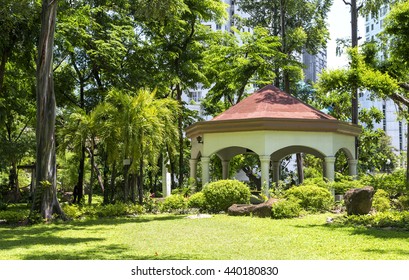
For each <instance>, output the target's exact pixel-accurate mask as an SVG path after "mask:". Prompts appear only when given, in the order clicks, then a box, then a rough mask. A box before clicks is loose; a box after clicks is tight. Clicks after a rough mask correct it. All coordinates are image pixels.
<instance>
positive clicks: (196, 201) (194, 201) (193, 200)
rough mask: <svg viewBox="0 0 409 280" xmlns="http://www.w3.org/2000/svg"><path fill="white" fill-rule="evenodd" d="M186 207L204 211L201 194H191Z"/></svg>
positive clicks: (204, 205) (203, 199) (203, 201)
mask: <svg viewBox="0 0 409 280" xmlns="http://www.w3.org/2000/svg"><path fill="white" fill-rule="evenodd" d="M187 206H188V207H189V208H199V209H200V210H204V209H205V208H206V199H205V196H204V194H203V193H202V192H197V193H195V194H192V195H191V196H190V197H189V199H188V201H187Z"/></svg>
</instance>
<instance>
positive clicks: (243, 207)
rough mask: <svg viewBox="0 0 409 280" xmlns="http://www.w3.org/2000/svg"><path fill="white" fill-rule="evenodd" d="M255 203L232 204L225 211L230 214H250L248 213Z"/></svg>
mask: <svg viewBox="0 0 409 280" xmlns="http://www.w3.org/2000/svg"><path fill="white" fill-rule="evenodd" d="M255 207H256V205H251V204H233V205H232V206H230V207H229V209H227V213H228V214H229V215H230V216H250V213H251V212H252V211H253V209H254V208H255Z"/></svg>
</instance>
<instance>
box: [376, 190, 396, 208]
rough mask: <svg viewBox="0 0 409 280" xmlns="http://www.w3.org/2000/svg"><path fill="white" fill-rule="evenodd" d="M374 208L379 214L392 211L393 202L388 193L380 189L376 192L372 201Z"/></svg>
mask: <svg viewBox="0 0 409 280" xmlns="http://www.w3.org/2000/svg"><path fill="white" fill-rule="evenodd" d="M372 207H373V208H374V209H375V210H376V211H377V212H385V211H388V210H390V209H391V201H390V199H389V195H388V193H387V192H386V191H384V190H382V189H379V190H377V191H376V192H375V194H374V196H373V200H372Z"/></svg>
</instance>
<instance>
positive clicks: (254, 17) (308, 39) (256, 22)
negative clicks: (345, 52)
mask: <svg viewBox="0 0 409 280" xmlns="http://www.w3.org/2000/svg"><path fill="white" fill-rule="evenodd" d="M239 5H240V9H241V10H243V11H244V12H246V13H248V14H249V15H250V17H249V18H248V19H247V20H246V21H245V22H246V24H249V25H250V26H253V27H256V26H262V27H265V28H267V29H268V30H269V34H270V36H279V37H280V38H281V48H280V50H281V52H282V53H283V54H285V55H286V60H285V63H284V64H283V65H277V66H278V67H277V68H276V69H275V71H276V79H275V85H276V86H277V87H281V88H283V90H284V91H286V92H288V93H291V92H292V89H293V86H294V84H293V85H291V83H294V82H298V81H299V76H298V75H295V76H294V74H297V72H299V71H300V69H301V67H302V66H301V65H300V63H299V62H298V60H297V55H298V54H301V53H302V51H303V50H306V51H308V52H309V53H311V54H316V53H317V51H318V50H320V49H322V48H325V46H326V41H327V39H328V37H329V33H328V29H327V26H326V23H325V19H326V17H327V13H328V12H329V9H330V6H331V1H329V0H324V1H304V0H261V1H255V0H240V1H239Z"/></svg>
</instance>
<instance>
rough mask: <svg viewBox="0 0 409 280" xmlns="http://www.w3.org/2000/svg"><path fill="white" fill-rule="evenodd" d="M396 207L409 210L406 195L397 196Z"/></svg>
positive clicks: (408, 201) (408, 199) (408, 197)
mask: <svg viewBox="0 0 409 280" xmlns="http://www.w3.org/2000/svg"><path fill="white" fill-rule="evenodd" d="M396 207H397V208H398V209H399V210H402V211H404V210H409V196H407V195H401V196H399V197H398V199H397V201H396Z"/></svg>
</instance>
